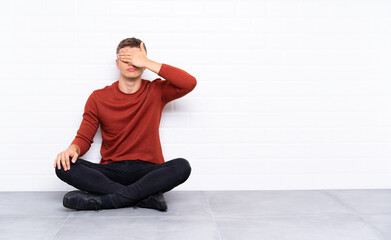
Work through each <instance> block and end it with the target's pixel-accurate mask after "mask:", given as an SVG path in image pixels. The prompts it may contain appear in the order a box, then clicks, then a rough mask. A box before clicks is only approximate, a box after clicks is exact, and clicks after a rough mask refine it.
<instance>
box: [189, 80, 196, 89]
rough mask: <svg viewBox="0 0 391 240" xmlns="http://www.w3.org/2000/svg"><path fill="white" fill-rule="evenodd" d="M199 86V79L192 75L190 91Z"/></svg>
mask: <svg viewBox="0 0 391 240" xmlns="http://www.w3.org/2000/svg"><path fill="white" fill-rule="evenodd" d="M196 86H197V79H196V78H195V77H192V79H191V87H190V89H191V90H190V91H193V89H194V88H195V87H196Z"/></svg>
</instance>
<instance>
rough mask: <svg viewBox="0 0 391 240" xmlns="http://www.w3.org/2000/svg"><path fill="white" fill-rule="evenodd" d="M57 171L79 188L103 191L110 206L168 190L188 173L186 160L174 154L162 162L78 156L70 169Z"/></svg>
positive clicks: (126, 203)
mask: <svg viewBox="0 0 391 240" xmlns="http://www.w3.org/2000/svg"><path fill="white" fill-rule="evenodd" d="M55 171H56V175H57V176H58V177H59V178H60V179H61V180H62V181H64V182H66V183H68V184H69V185H72V186H74V187H75V188H78V189H80V190H83V191H86V192H91V193H96V194H101V195H105V197H106V198H105V199H108V197H109V199H110V200H111V203H112V205H113V208H119V207H125V206H132V205H134V204H135V203H137V202H138V201H140V200H142V199H144V198H146V197H148V196H150V195H152V194H155V193H157V192H162V193H163V192H167V191H170V190H171V189H173V188H175V187H176V186H178V185H180V184H182V183H183V182H185V181H186V180H187V179H188V177H189V176H190V173H191V167H190V164H189V162H188V161H187V160H186V159H184V158H176V159H172V160H170V161H166V162H164V163H162V164H154V163H149V162H145V161H141V160H126V161H121V162H113V163H109V164H98V163H92V162H89V161H86V160H84V159H81V158H78V159H77V161H76V162H75V163H72V162H71V166H70V170H68V171H64V170H63V168H61V169H58V168H56V170H55Z"/></svg>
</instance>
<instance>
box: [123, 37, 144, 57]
mask: <svg viewBox="0 0 391 240" xmlns="http://www.w3.org/2000/svg"><path fill="white" fill-rule="evenodd" d="M140 44H141V40H140V39H138V38H134V37H132V38H125V39H124V40H122V41H121V42H120V43H119V44H118V47H117V52H116V53H117V54H118V53H119V50H121V48H124V47H131V48H132V47H137V48H140ZM144 49H145V52H147V47H146V46H145V43H144Z"/></svg>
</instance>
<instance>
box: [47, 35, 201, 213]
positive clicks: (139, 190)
mask: <svg viewBox="0 0 391 240" xmlns="http://www.w3.org/2000/svg"><path fill="white" fill-rule="evenodd" d="M116 52H117V59H116V65H117V68H118V69H119V71H120V76H119V80H118V81H116V82H114V83H112V84H111V85H110V86H106V87H104V88H102V89H98V90H95V91H93V92H92V94H91V95H90V96H89V98H88V99H87V102H86V104H85V108H84V114H83V119H82V122H81V124H80V128H79V130H78V131H77V135H76V137H75V139H74V140H73V141H72V143H71V145H70V146H69V148H68V149H66V150H64V151H63V152H60V153H59V154H58V155H57V158H56V159H55V161H54V167H55V172H56V174H57V176H58V177H59V178H60V179H61V180H63V181H64V182H66V183H68V184H70V185H72V186H74V187H75V188H78V189H80V190H82V191H79V190H76V191H71V192H68V193H67V194H65V196H64V199H63V204H64V206H65V207H67V208H72V209H77V210H89V209H97V210H98V209H110V208H120V207H126V206H133V207H147V208H154V209H158V210H161V211H166V210H167V205H166V202H165V200H164V197H163V193H164V192H167V191H169V190H171V189H173V188H174V187H176V186H178V185H180V184H182V183H183V182H185V181H186V180H187V179H188V177H189V176H190V172H191V167H190V164H189V162H188V161H187V160H186V159H184V158H176V159H172V160H170V161H165V160H164V158H163V154H162V148H161V144H160V138H159V123H160V118H161V113H162V110H163V108H164V106H165V105H166V104H167V103H168V102H170V101H172V100H174V99H177V98H180V97H182V96H184V95H186V94H187V93H189V92H191V91H192V90H193V89H194V88H195V86H196V84H197V81H196V79H195V78H194V77H193V76H191V75H190V74H188V73H187V72H185V71H183V70H181V69H179V68H176V67H173V66H170V65H167V64H164V63H163V64H160V63H157V62H154V61H152V60H150V59H148V58H147V51H146V47H145V45H144V43H143V42H142V41H141V40H139V39H137V38H127V39H124V40H122V41H121V42H120V43H119V45H118V47H117V51H116ZM145 68H148V69H149V70H151V71H153V72H155V73H156V74H158V75H159V76H161V77H162V78H164V79H165V80H166V81H164V80H162V79H161V78H157V79H155V80H153V81H148V80H145V79H142V78H141V75H142V73H143V72H144V70H145ZM99 124H100V125H101V132H102V146H101V151H100V152H101V155H102V158H101V160H100V163H99V164H97V163H92V162H89V161H86V160H84V159H81V158H79V157H80V156H83V155H84V154H85V153H86V152H87V151H88V149H89V148H90V147H91V143H92V142H93V138H94V136H95V134H96V131H97V129H98V127H99ZM61 165H62V168H61Z"/></svg>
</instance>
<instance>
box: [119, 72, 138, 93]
mask: <svg viewBox="0 0 391 240" xmlns="http://www.w3.org/2000/svg"><path fill="white" fill-rule="evenodd" d="M140 86H141V77H139V78H137V79H132V78H123V77H122V76H120V77H119V83H118V87H119V90H121V92H123V93H126V94H132V93H135V92H137V90H138V89H139V88H140Z"/></svg>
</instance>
